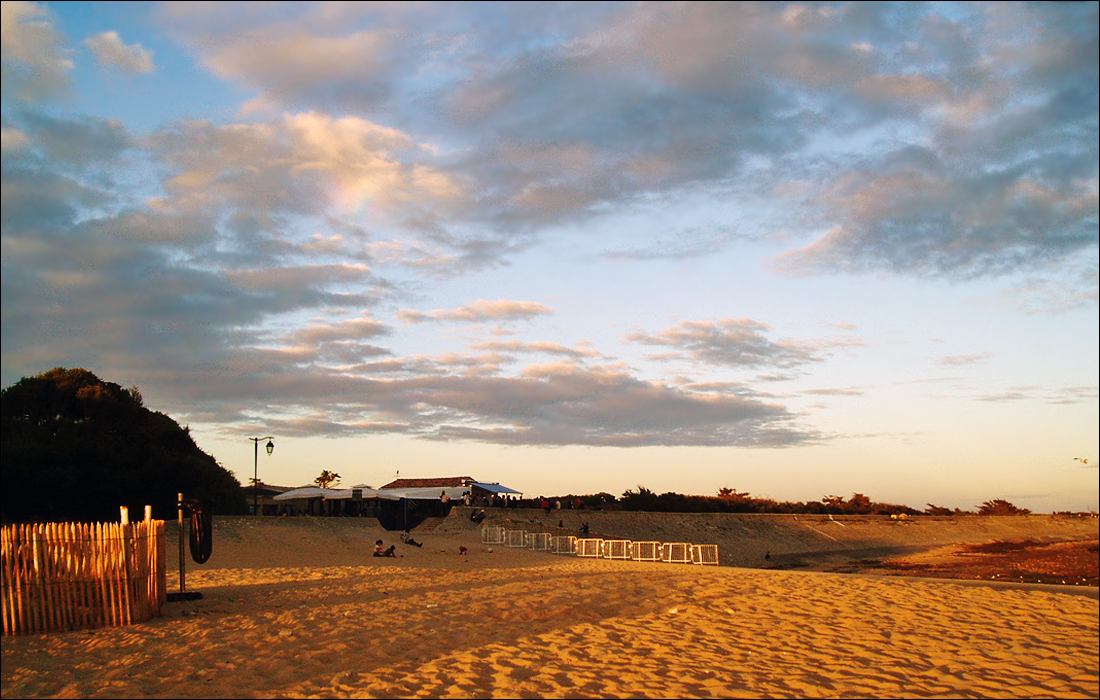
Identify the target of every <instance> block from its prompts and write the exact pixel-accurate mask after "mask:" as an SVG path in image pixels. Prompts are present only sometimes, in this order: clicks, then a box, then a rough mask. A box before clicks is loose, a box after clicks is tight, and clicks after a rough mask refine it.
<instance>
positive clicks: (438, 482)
mask: <svg viewBox="0 0 1100 700" xmlns="http://www.w3.org/2000/svg"><path fill="white" fill-rule="evenodd" d="M476 481H477V480H476V479H474V478H473V477H472V476H437V477H433V478H431V479H397V480H396V481H391V482H390V483H388V484H386V485H384V486H379V487H378V488H380V489H427V488H435V487H437V486H438V487H439V488H448V487H452V488H453V487H456V486H469V485H470V484H472V483H475V482H476Z"/></svg>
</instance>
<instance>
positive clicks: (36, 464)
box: [0, 367, 246, 522]
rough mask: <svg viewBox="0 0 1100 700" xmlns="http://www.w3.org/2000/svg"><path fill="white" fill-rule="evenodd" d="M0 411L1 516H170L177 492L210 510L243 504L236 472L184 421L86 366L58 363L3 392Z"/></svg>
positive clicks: (226, 510) (20, 518) (231, 508)
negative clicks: (124, 510) (122, 510)
mask: <svg viewBox="0 0 1100 700" xmlns="http://www.w3.org/2000/svg"><path fill="white" fill-rule="evenodd" d="M0 398H2V404H3V405H2V419H0V428H2V436H0V451H2V454H0V459H2V464H3V468H2V472H0V473H2V475H3V488H2V496H0V501H2V508H3V518H4V520H5V521H9V520H11V521H64V520H74V521H83V522H88V521H97V520H103V521H108V520H117V519H118V507H119V506H128V507H129V508H130V512H131V514H132V515H131V517H137V518H140V517H142V516H141V514H142V513H143V511H144V507H145V506H146V505H151V506H153V516H154V517H156V518H174V517H175V513H176V494H177V493H180V492H182V493H183V494H184V495H185V497H187V498H196V499H200V500H207V501H210V502H211V503H212V504H213V507H214V512H216V513H222V514H230V513H241V512H244V511H245V508H246V504H245V499H244V494H243V491H242V489H241V487H240V484H239V483H238V482H237V480H236V478H234V476H233V473H232V472H230V471H229V470H227V469H225V468H224V467H222V466H221V465H220V464H218V463H217V461H216V460H215V459H214V458H213V457H211V456H210V455H209V454H207V453H205V452H203V451H202V450H201V449H200V448H199V447H198V445H196V444H195V441H194V439H193V438H192V437H191V435H190V431H189V430H188V429H187V428H183V427H180V425H179V424H178V423H176V422H175V421H174V420H172V419H171V418H169V417H168V416H166V415H164V414H163V413H157V412H155V411H150V410H149V409H147V408H145V406H144V405H143V401H142V397H141V392H140V391H139V390H138V389H137V387H130V388H129V389H124V388H122V387H121V386H119V385H118V384H113V383H110V382H105V381H103V380H101V379H100V378H99V377H97V376H96V375H95V374H93V373H92V372H89V371H88V370H85V369H64V368H60V367H59V368H57V369H53V370H50V371H49V372H45V373H43V374H40V375H37V376H35V377H29V378H23V379H21V380H20V381H18V382H16V383H15V384H13V385H12V386H10V387H8V388H6V389H4V390H3V392H2V394H0Z"/></svg>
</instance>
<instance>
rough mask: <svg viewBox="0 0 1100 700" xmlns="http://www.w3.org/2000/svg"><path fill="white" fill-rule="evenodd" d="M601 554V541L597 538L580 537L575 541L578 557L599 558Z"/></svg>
mask: <svg viewBox="0 0 1100 700" xmlns="http://www.w3.org/2000/svg"><path fill="white" fill-rule="evenodd" d="M602 553H603V540H601V539H599V538H598V537H581V538H578V539H577V541H576V554H577V556H578V557H599V556H600V555H601V554H602Z"/></svg>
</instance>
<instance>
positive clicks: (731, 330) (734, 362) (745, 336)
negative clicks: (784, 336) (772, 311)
mask: <svg viewBox="0 0 1100 700" xmlns="http://www.w3.org/2000/svg"><path fill="white" fill-rule="evenodd" d="M767 330H769V328H768V326H767V325H766V324H763V323H760V322H759V321H754V320H752V319H750V318H738V319H733V318H726V319H721V320H718V321H681V322H680V323H678V324H677V325H675V326H672V327H670V328H666V329H665V330H663V331H660V332H658V333H656V334H650V333H645V332H643V331H634V332H631V333H628V334H627V335H626V336H625V340H626V341H627V342H631V343H638V344H641V345H651V346H661V347H669V348H673V351H672V352H670V353H668V354H666V355H661V356H660V357H661V359H691V360H695V361H698V362H704V363H706V364H711V365H720V366H727V367H755V366H761V365H764V366H768V367H783V368H789V367H796V366H798V365H802V364H805V363H807V362H818V361H820V360H821V359H822V357H821V356H820V355H819V354H817V349H816V348H815V347H813V346H811V345H810V344H808V343H801V342H796V341H783V342H773V341H771V340H768V338H767V337H766V336H765V335H764V332H765V331H767Z"/></svg>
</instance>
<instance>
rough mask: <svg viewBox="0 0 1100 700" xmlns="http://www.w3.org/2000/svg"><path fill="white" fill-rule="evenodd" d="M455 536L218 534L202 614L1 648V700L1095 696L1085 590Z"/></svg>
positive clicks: (313, 530)
mask: <svg viewBox="0 0 1100 700" xmlns="http://www.w3.org/2000/svg"><path fill="white" fill-rule="evenodd" d="M456 522H457V521H456V520H455V519H453V518H452V519H447V521H444V523H441V524H437V525H438V526H436V527H430V528H424V529H423V531H420V532H414V533H413V535H414V537H416V538H417V539H419V540H422V541H423V543H424V546H423V547H422V548H416V547H410V546H407V545H403V544H401V543H399V542H398V541H397V540H396V538H395V536H394V535H395V533H390V532H386V531H384V530H382V529H381V528H379V527H378V526H377V524H376V523H372V522H360V521H351V522H348V521H324V520H312V519H295V520H294V521H288V520H283V521H282V522H279V521H275V520H274V519H272V520H270V521H265V522H259V523H257V522H253V521H249V520H247V519H236V520H233V521H226V522H221V523H219V524H218V525H217V526H216V531H215V549H214V556H213V557H212V558H211V560H210V562H208V563H207V564H206V565H203V566H199V565H195V564H194V563H192V562H190V561H189V562H188V569H187V582H188V589H189V590H194V591H199V592H201V593H202V594H203V598H202V599H201V600H196V601H189V602H183V603H169V604H167V605H166V606H165V608H164V614H163V616H162V617H160V618H157V619H154V620H152V621H150V622H147V623H142V624H136V625H132V626H129V627H121V628H104V629H96V630H83V631H73V632H64V633H56V634H49V635H28V636H24V637H14V638H12V637H7V638H4V639H3V643H2V660H3V664H2V668H3V670H2V682H3V696H4V697H5V698H8V697H13V698H14V697H315V696H320V697H395V696H397V697H841V696H847V697H852V696H855V697H945V696H950V697H1097V695H1100V660H1098V653H1100V651H1098V647H1100V644H1098V642H1100V603H1098V601H1097V596H1096V589H1095V588H1085V589H1082V588H1080V587H1068V586H1067V587H1054V586H1041V585H1024V584H1003V583H1002V584H996V583H985V582H982V583H974V582H959V581H942V580H932V579H917V578H908V577H881V576H870V575H861V574H838V573H826V572H821V571H789V570H788V571H784V570H760V569H747V568H738V567H731V566H722V567H700V566H691V565H673V564H660V563H642V562H624V561H606V560H589V559H576V558H571V557H559V556H554V555H550V554H546V553H541V552H532V551H525V550H515V549H505V548H502V547H494V548H492V549H493V551H491V552H490V551H489V549H490V548H489V547H488V546H487V545H483V544H481V543H480V541H479V539H478V533H477V530H476V529H473V528H470V527H466V526H455V523H456ZM837 529H838V530H839V529H840V528H837ZM378 538H381V539H384V540H385V541H386V543H387V545H388V544H390V543H397V552H398V554H399V555H400V556H399V557H398V558H395V559H377V558H373V557H371V556H370V552H371V549H372V548H373V542H374V540H375V539H378ZM170 542H171V540H170ZM460 546H465V547H467V548H468V553H467V554H466V555H460V554H459V547H460ZM177 589H178V576H177V572H175V571H172V572H171V573H170V575H169V590H177Z"/></svg>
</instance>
